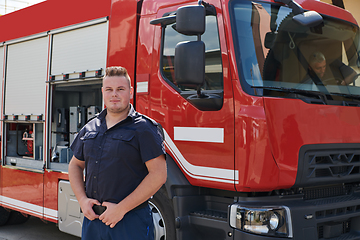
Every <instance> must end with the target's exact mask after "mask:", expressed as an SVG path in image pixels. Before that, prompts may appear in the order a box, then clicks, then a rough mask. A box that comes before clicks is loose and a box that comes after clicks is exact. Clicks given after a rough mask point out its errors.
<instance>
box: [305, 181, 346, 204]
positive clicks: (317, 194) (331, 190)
mask: <svg viewBox="0 0 360 240" xmlns="http://www.w3.org/2000/svg"><path fill="white" fill-rule="evenodd" d="M352 189H353V185H350V184H338V185H332V186H322V187H315V188H304V190H303V193H304V200H312V199H319V198H328V197H337V196H344V195H348V194H350V193H351V191H352Z"/></svg>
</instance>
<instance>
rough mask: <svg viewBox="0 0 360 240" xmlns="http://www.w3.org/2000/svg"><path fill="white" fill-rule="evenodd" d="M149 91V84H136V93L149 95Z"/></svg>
mask: <svg viewBox="0 0 360 240" xmlns="http://www.w3.org/2000/svg"><path fill="white" fill-rule="evenodd" d="M148 91H149V82H137V83H136V92H137V93H147V92H148Z"/></svg>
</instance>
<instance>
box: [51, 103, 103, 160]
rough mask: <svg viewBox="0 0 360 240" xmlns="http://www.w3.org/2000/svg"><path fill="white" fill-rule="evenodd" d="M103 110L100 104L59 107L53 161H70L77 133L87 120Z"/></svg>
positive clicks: (56, 115) (56, 112)
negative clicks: (72, 144) (72, 145)
mask: <svg viewBox="0 0 360 240" xmlns="http://www.w3.org/2000/svg"><path fill="white" fill-rule="evenodd" d="M100 111H101V108H100V107H98V106H89V107H85V106H82V107H80V106H71V107H69V108H68V109H67V108H57V109H56V111H55V121H56V122H55V125H56V131H55V132H53V133H55V134H56V135H55V136H56V137H55V138H53V139H54V140H55V146H54V147H53V150H52V157H51V161H52V162H58V163H69V162H70V160H71V158H72V156H73V153H72V151H71V149H70V145H71V143H72V142H73V141H74V138H75V136H76V134H78V132H79V131H80V129H81V128H82V127H83V126H84V125H85V124H86V122H87V121H89V120H90V119H92V118H93V117H95V116H96V114H97V113H99V112H100Z"/></svg>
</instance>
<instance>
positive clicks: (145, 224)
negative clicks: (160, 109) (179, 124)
mask: <svg viewBox="0 0 360 240" xmlns="http://www.w3.org/2000/svg"><path fill="white" fill-rule="evenodd" d="M102 93H103V99H104V103H105V105H106V109H105V110H103V111H102V112H101V113H100V114H99V115H98V116H97V117H96V118H94V119H93V120H91V121H90V122H88V123H87V124H86V125H85V126H84V127H83V129H82V130H81V131H80V132H79V134H78V135H77V136H76V138H75V140H74V142H73V144H72V145H71V149H72V150H73V152H74V156H73V158H72V160H71V162H70V164H69V178H70V184H71V187H72V189H73V191H74V193H75V195H76V197H77V199H78V201H79V203H80V207H81V209H82V211H83V213H84V216H85V217H84V222H83V228H82V238H83V239H85V240H88V239H113V240H114V239H124V240H126V239H128V240H137V239H139V240H140V239H141V240H143V239H153V222H152V216H151V211H150V208H149V206H148V203H147V201H148V199H149V198H151V196H152V195H153V194H155V193H156V192H157V190H158V189H159V188H160V187H161V186H162V185H163V184H164V183H165V181H166V162H165V149H164V144H163V139H162V135H161V132H160V130H159V128H158V126H157V123H156V122H155V121H153V120H151V119H149V118H148V117H146V116H144V115H142V114H139V113H138V112H136V111H135V110H134V108H133V106H132V104H131V103H130V99H131V98H132V94H133V89H132V87H131V84H130V77H129V75H128V74H127V71H126V69H125V68H122V67H109V68H107V69H106V72H105V76H104V78H103V87H102ZM84 169H85V171H86V172H85V188H84V182H83V170H84Z"/></svg>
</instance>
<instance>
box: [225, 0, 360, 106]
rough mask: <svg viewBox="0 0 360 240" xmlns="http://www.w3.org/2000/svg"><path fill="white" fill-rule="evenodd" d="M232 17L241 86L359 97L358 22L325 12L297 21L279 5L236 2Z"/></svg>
mask: <svg viewBox="0 0 360 240" xmlns="http://www.w3.org/2000/svg"><path fill="white" fill-rule="evenodd" d="M230 7H231V22H232V30H233V36H234V42H235V50H236V55H237V59H238V61H237V62H238V68H239V73H240V81H241V85H242V87H243V89H244V90H245V91H246V92H248V93H249V94H252V95H259V96H275V97H291V98H318V99H323V100H324V101H325V103H326V104H330V103H329V102H328V100H337V101H355V102H357V103H358V102H359V101H360V77H359V73H360V70H359V67H360V60H359V38H358V27H357V26H355V25H352V24H350V23H347V22H343V21H340V20H339V19H334V18H329V17H326V16H323V18H324V21H323V23H322V24H320V25H318V26H315V27H305V26H301V25H300V24H298V23H296V22H295V21H294V20H293V19H292V17H293V13H292V10H291V9H289V8H288V7H285V6H280V5H277V4H270V3H263V2H261V3H260V2H252V1H241V0H238V1H236V0H235V1H232V2H231V4H230Z"/></svg>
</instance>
